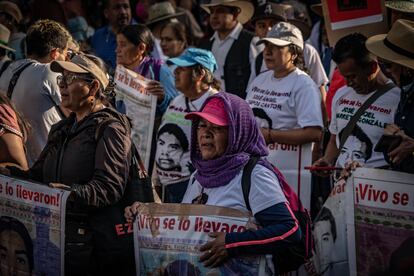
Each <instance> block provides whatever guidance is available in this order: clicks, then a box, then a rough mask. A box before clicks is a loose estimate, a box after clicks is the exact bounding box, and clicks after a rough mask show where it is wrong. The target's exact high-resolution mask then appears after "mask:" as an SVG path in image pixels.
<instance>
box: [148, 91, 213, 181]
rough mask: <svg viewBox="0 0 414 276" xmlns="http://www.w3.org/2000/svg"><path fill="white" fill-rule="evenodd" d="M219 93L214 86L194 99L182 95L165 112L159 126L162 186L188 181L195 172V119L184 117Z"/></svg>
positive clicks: (157, 158)
mask: <svg viewBox="0 0 414 276" xmlns="http://www.w3.org/2000/svg"><path fill="white" fill-rule="evenodd" d="M215 92H216V91H215V90H212V89H210V90H209V91H207V92H206V93H205V94H204V95H202V96H201V97H200V98H198V99H195V100H193V101H190V100H188V98H186V97H185V96H184V95H183V94H179V95H178V96H177V97H175V98H174V100H173V101H172V102H171V103H170V105H169V106H168V109H167V110H166V111H165V114H164V116H163V117H162V122H161V125H160V127H159V129H158V134H157V151H156V154H155V164H156V171H157V175H158V179H159V181H160V183H161V184H162V185H169V184H174V183H179V182H182V181H186V180H188V179H189V178H190V175H191V171H194V170H193V169H191V170H190V168H192V165H191V160H190V144H191V121H190V120H186V119H185V118H184V117H185V115H187V114H188V113H189V112H193V111H199V110H200V108H201V106H202V105H203V104H204V102H205V101H206V99H207V98H208V97H209V96H211V95H212V94H214V93H215Z"/></svg>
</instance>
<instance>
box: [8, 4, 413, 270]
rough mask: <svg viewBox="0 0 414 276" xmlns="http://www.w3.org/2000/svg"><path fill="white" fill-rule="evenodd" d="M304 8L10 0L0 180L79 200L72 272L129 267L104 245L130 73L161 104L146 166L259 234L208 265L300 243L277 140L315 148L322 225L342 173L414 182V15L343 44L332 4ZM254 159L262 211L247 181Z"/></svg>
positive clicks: (121, 184)
mask: <svg viewBox="0 0 414 276" xmlns="http://www.w3.org/2000/svg"><path fill="white" fill-rule="evenodd" d="M306 2H307V1H299V0H282V1H270V0H268V1H266V0H263V1H262V0H258V1H248V0H211V1H208V2H207V1H185V0H181V1H174V0H168V1H165V0H138V1H129V0H105V1H55V0H32V1H24V0H20V1H17V0H16V1H13V0H3V1H1V2H0V172H1V173H3V174H7V175H11V176H16V177H23V178H26V179H31V180H34V181H38V182H42V183H45V184H47V185H50V186H51V187H53V188H60V189H68V190H71V191H72V194H71V197H70V199H69V203H68V211H67V225H69V226H71V227H66V247H67V250H66V254H65V271H66V275H87V273H90V274H91V275H106V273H109V272H110V271H114V270H113V268H114V265H115V266H117V267H119V264H120V263H122V260H120V259H118V258H117V257H116V256H111V257H108V255H107V251H106V249H107V248H105V246H104V244H103V243H102V241H103V240H104V238H102V236H105V235H104V234H102V235H101V233H100V223H101V222H102V221H103V220H104V218H105V212H106V211H107V207H108V206H111V205H114V204H115V203H116V202H118V201H119V200H120V199H121V198H122V197H123V196H124V190H125V187H126V186H127V182H128V181H129V179H130V177H129V176H130V174H131V172H130V168H131V162H132V161H131V158H132V155H133V153H132V152H131V148H132V147H131V144H132V140H131V127H132V126H131V123H130V120H129V118H128V117H127V116H126V115H125V113H126V106H125V103H124V102H123V101H122V99H120V98H116V97H114V94H116V87H114V81H113V75H114V72H115V68H116V66H118V65H122V66H123V67H125V68H127V69H129V70H131V71H133V72H136V73H138V74H140V75H142V76H143V77H145V78H146V79H148V80H149V81H148V85H147V87H146V90H147V91H148V92H149V93H150V94H151V95H154V96H156V98H157V106H156V119H155V122H154V134H153V143H152V148H151V153H150V165H149V167H148V168H147V170H148V172H149V174H150V175H151V177H152V180H153V185H154V186H155V190H156V192H157V193H158V195H159V196H160V198H161V200H162V202H165V203H192V204H209V205H215V206H222V207H231V208H235V209H239V210H241V211H248V210H251V211H252V214H253V216H254V218H255V219H256V221H257V222H258V224H260V225H261V228H260V229H259V230H256V231H246V232H244V233H231V234H225V233H222V234H221V235H216V236H212V238H213V239H212V241H211V242H209V243H207V244H206V245H204V246H203V247H202V248H201V250H202V253H200V254H201V255H200V256H201V257H200V260H201V261H202V262H204V264H205V265H206V266H218V265H220V264H221V263H222V262H223V261H225V260H226V259H227V258H231V257H237V256H240V255H243V254H246V253H249V254H273V253H274V252H277V251H278V250H282V249H284V248H286V247H289V246H291V245H292V244H294V243H295V242H298V241H299V240H300V237H301V235H303V234H304V233H301V231H300V227H298V223H297V220H296V218H295V216H294V215H293V213H292V211H291V210H290V207H289V205H288V204H286V203H287V199H286V197H285V195H284V193H283V191H282V189H281V185H279V180H280V179H278V175H277V174H275V173H274V171H273V168H272V164H271V162H269V161H268V160H267V159H266V157H267V156H268V155H269V149H268V148H269V146H271V145H273V144H275V143H277V144H287V145H293V146H297V145H305V144H310V143H312V144H313V153H312V162H313V166H312V167H313V168H314V170H313V171H312V173H313V178H312V185H313V186H312V187H313V188H312V203H311V211H312V214H313V216H315V215H316V214H317V213H318V212H319V211H320V209H321V208H322V204H323V201H324V200H325V199H326V197H327V195H328V194H329V192H330V189H331V188H332V185H333V179H334V178H333V177H331V176H333V174H335V171H336V169H337V168H341V169H344V170H345V172H343V174H342V175H345V176H346V175H347V174H348V173H349V170H350V169H352V168H355V167H357V166H361V167H368V168H382V169H392V170H396V171H401V172H406V173H414V128H413V124H412V123H410V122H411V119H414V117H413V116H414V105H413V104H414V47H413V45H414V43H413V41H414V21H413V20H414V3H413V2H412V1H386V7H387V13H388V15H389V31H388V33H386V34H378V35H375V36H372V37H366V36H364V35H363V34H361V33H352V34H349V35H346V36H344V37H342V38H340V39H339V40H338V41H337V42H336V43H335V45H331V44H330V43H329V40H328V36H327V31H326V28H325V22H324V17H323V9H322V5H321V4H320V3H317V1H312V5H310V4H309V3H306ZM313 2H316V3H313ZM401 5H403V8H402V7H401ZM46 6H47V7H49V8H45V7H46ZM364 103H365V104H364ZM358 109H364V112H362V114H357V115H358V116H359V117H357V118H355V116H357V115H355V114H356V113H357V110H358ZM354 115H355V116H354ZM352 118H353V119H352ZM352 121H353V122H352ZM108 122H109V123H108ZM101 125H105V128H104V129H103V130H101V129H100V126H101ZM100 132H102V133H100ZM98 133H99V134H98ZM253 156H255V157H259V158H260V160H259V163H258V166H256V167H255V168H254V170H253V172H252V184H251V185H252V188H251V191H250V195H249V198H248V199H249V202H250V207H251V209H250V207H248V206H247V205H246V202H245V200H244V197H243V192H242V190H241V184H240V183H241V172H242V171H243V168H244V166H245V165H246V164H247V162H248V161H249V159H250V158H251V157H253ZM318 167H324V168H326V169H323V170H322V169H318ZM329 168H331V169H329ZM332 168H333V170H332ZM347 170H348V172H347ZM333 172H334V173H333ZM309 196H311V195H309ZM138 207H139V203H134V204H133V205H132V206H130V207H128V208H127V209H126V210H125V216H126V218H127V220H128V221H132V220H133V218H134V216H135V215H136V213H137V210H138ZM80 230H82V231H80ZM279 237H283V238H279ZM259 244H260V245H259ZM102 260H105V261H102ZM0 262H1V260H0ZM126 265H128V264H126ZM276 271H277V268H276ZM118 272H119V271H118ZM125 273H128V270H126V272H125Z"/></svg>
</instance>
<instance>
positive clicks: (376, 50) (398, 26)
mask: <svg viewBox="0 0 414 276" xmlns="http://www.w3.org/2000/svg"><path fill="white" fill-rule="evenodd" d="M413 41H414V22H413V21H410V20H403V19H400V20H397V21H396V22H395V23H394V24H393V25H392V27H391V30H390V31H389V32H388V34H380V35H375V36H372V37H370V38H368V40H367V41H366V43H365V44H366V46H367V49H368V50H369V51H370V52H371V53H373V54H374V55H376V56H378V57H380V58H383V59H385V60H388V61H391V62H394V63H398V64H400V65H402V66H405V67H409V68H411V69H414V43H413Z"/></svg>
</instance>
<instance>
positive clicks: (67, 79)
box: [56, 74, 94, 87]
mask: <svg viewBox="0 0 414 276" xmlns="http://www.w3.org/2000/svg"><path fill="white" fill-rule="evenodd" d="M75 80H84V81H89V82H92V81H93V80H94V79H92V78H88V77H83V76H79V75H75V74H69V75H66V76H64V75H59V76H57V77H56V82H57V85H58V86H59V87H67V86H69V85H71V84H72V83H73V82H74V81H75Z"/></svg>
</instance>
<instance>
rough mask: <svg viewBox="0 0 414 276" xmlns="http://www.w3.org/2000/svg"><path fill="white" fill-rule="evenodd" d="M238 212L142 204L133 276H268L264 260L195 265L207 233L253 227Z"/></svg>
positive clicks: (246, 258) (136, 235) (245, 259)
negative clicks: (135, 272) (208, 265)
mask: <svg viewBox="0 0 414 276" xmlns="http://www.w3.org/2000/svg"><path fill="white" fill-rule="evenodd" d="M250 220H251V218H250V217H249V216H248V215H247V214H246V213H242V212H240V211H238V210H234V209H230V208H223V207H214V206H205V205H192V204H156V203H148V204H143V205H142V206H141V208H140V211H139V214H138V216H137V218H136V221H135V224H134V244H135V262H136V266H137V275H223V276H224V275H269V274H266V272H265V271H266V265H265V258H264V257H263V256H262V257H260V256H251V257H248V256H246V257H243V258H231V259H229V260H228V261H227V262H225V263H224V264H223V265H222V266H220V267H218V268H214V269H212V268H206V267H204V265H203V263H201V262H200V261H199V257H200V256H201V255H202V253H201V252H200V247H201V246H202V245H204V244H205V243H207V242H208V241H210V240H211V238H210V237H209V236H208V233H210V232H226V233H230V232H243V231H245V230H246V229H247V228H250V227H251V226H254V225H253V224H251V223H250Z"/></svg>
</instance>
